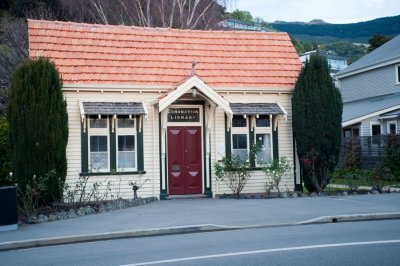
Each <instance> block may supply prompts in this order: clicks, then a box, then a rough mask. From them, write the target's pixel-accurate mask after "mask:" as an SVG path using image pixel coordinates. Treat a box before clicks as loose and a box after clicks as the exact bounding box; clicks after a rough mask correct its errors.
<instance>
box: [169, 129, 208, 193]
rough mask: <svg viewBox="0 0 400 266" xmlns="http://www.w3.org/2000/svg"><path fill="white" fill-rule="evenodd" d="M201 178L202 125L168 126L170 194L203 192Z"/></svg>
mask: <svg viewBox="0 0 400 266" xmlns="http://www.w3.org/2000/svg"><path fill="white" fill-rule="evenodd" d="M201 179H202V171H201V127H168V188H169V194H170V195H184V194H201V192H202V182H201Z"/></svg>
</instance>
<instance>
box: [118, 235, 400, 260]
mask: <svg viewBox="0 0 400 266" xmlns="http://www.w3.org/2000/svg"><path fill="white" fill-rule="evenodd" d="M393 243H400V239H395V240H381V241H365V242H349V243H336V244H322V245H310V246H299V247H288V248H272V249H261V250H250V251H243V252H233V253H221V254H213V255H205V256H196V257H186V258H177V259H169V260H155V261H148V262H140V263H133V264H125V265H121V266H139V265H153V264H162V263H174V262H182V261H191V260H202V259H212V258H223V257H231V256H242V255H252V254H261V253H272V252H280V251H292V250H306V249H318V248H332V247H346V246H364V245H377V244H393Z"/></svg>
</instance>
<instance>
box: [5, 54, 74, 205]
mask: <svg viewBox="0 0 400 266" xmlns="http://www.w3.org/2000/svg"><path fill="white" fill-rule="evenodd" d="M61 88H62V81H61V77H60V74H59V72H58V71H57V69H56V67H55V65H54V64H53V63H51V62H50V61H49V60H48V59H44V58H39V59H36V60H28V61H26V62H25V63H23V64H21V65H20V66H19V67H18V68H17V69H16V71H15V72H14V74H13V77H12V81H11V88H10V94H9V103H8V110H7V118H8V121H9V132H10V133H9V135H10V138H9V140H10V144H11V150H12V152H11V159H12V163H13V167H14V169H15V175H16V177H17V180H18V186H19V188H21V189H22V190H24V189H25V187H26V185H27V184H29V185H30V186H31V187H33V186H34V184H35V182H34V181H35V180H33V176H36V178H44V177H46V178H47V180H46V181H45V183H46V186H47V189H46V193H45V195H44V196H45V200H46V201H47V202H52V201H53V200H57V199H59V198H60V197H61V192H62V191H61V187H62V185H63V184H64V182H65V176H66V170H67V160H66V145H67V140H68V116H67V110H66V102H65V100H64V98H63V94H62V91H61ZM50 172H51V173H53V174H49V173H50ZM54 173H55V174H54Z"/></svg>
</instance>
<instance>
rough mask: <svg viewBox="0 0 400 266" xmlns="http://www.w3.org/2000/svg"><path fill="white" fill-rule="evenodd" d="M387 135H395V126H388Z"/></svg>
mask: <svg viewBox="0 0 400 266" xmlns="http://www.w3.org/2000/svg"><path fill="white" fill-rule="evenodd" d="M389 134H396V124H389Z"/></svg>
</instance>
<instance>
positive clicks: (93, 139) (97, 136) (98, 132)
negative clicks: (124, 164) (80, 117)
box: [88, 117, 110, 172]
mask: <svg viewBox="0 0 400 266" xmlns="http://www.w3.org/2000/svg"><path fill="white" fill-rule="evenodd" d="M88 138H89V168H90V169H91V170H94V171H98V172H107V171H109V169H110V166H109V161H110V153H109V150H110V147H109V128H108V118H107V117H98V118H89V130H88Z"/></svg>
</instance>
